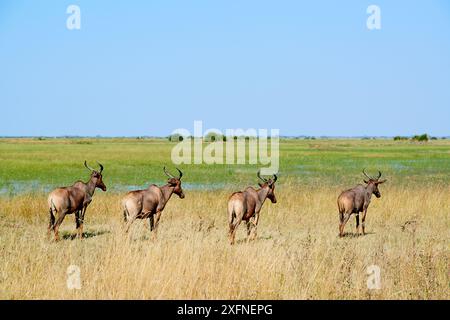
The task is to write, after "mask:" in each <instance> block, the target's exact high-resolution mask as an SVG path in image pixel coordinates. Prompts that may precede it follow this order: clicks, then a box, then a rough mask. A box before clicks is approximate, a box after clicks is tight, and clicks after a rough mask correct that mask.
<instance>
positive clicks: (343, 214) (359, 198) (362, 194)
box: [337, 170, 386, 237]
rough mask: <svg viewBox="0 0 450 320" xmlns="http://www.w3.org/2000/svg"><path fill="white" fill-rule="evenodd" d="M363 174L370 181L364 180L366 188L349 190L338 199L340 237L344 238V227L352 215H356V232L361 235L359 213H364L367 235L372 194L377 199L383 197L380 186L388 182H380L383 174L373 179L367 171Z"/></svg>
mask: <svg viewBox="0 0 450 320" xmlns="http://www.w3.org/2000/svg"><path fill="white" fill-rule="evenodd" d="M363 174H364V175H365V176H366V177H367V179H368V180H364V183H366V186H363V185H361V184H360V185H357V186H356V187H354V188H353V189H349V190H347V191H344V192H342V193H341V195H340V196H339V197H338V200H337V203H338V208H339V219H340V224H339V236H340V237H342V236H343V235H344V227H345V224H346V223H347V221H348V219H349V218H350V215H351V214H352V213H355V214H356V232H357V233H359V213H360V212H362V213H363V215H362V223H361V226H362V234H363V235H364V234H365V225H364V223H365V221H366V214H367V208H368V207H369V204H370V200H371V198H372V194H374V195H375V196H376V197H377V198H380V197H381V193H380V190H378V185H380V184H382V183H385V182H386V180H379V179H380V178H381V172H380V171H378V177H377V178H372V177H369V176H368V175H367V174H366V172H365V170H363Z"/></svg>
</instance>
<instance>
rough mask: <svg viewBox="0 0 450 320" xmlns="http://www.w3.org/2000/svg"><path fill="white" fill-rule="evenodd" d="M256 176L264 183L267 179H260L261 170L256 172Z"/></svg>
mask: <svg viewBox="0 0 450 320" xmlns="http://www.w3.org/2000/svg"><path fill="white" fill-rule="evenodd" d="M256 176H257V177H258V178H259V179H261V180H262V181H264V182H267V179H264V178H263V177H261V170H258V172H257V173H256Z"/></svg>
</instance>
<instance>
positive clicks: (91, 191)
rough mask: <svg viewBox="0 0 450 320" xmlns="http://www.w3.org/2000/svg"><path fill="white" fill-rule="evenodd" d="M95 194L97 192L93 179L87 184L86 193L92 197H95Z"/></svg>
mask: <svg viewBox="0 0 450 320" xmlns="http://www.w3.org/2000/svg"><path fill="white" fill-rule="evenodd" d="M94 192H95V183H94V181H92V179H90V180H89V182H88V183H86V193H87V194H89V195H90V196H91V197H92V196H93V195H94Z"/></svg>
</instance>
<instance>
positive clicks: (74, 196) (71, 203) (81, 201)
mask: <svg viewBox="0 0 450 320" xmlns="http://www.w3.org/2000/svg"><path fill="white" fill-rule="evenodd" d="M97 163H98V162H97ZM98 165H99V166H100V171H97V170H95V169H92V168H91V167H89V166H88V164H87V163H86V161H84V166H85V167H86V168H87V169H88V170H89V171H91V178H90V179H89V181H88V182H87V183H84V182H83V181H77V182H75V183H74V184H73V185H72V186H71V187H63V188H57V189H55V190H53V191H52V192H51V193H50V195H49V196H48V200H47V202H48V207H49V213H50V222H49V224H48V230H47V234H48V236H50V232H51V231H52V230H53V231H54V233H55V240H56V241H58V240H59V234H58V229H59V226H60V225H61V223H62V222H63V220H64V217H65V216H66V214H71V213H74V212H75V223H76V228H77V233H78V237H79V238H82V237H83V221H84V215H85V213H86V209H87V207H88V205H89V204H90V203H91V201H92V196H93V195H94V191H95V188H100V189H102V190H103V191H106V186H105V184H104V183H103V176H102V172H103V166H102V165H101V164H100V163H98Z"/></svg>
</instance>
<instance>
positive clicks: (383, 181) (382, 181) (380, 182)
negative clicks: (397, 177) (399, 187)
mask: <svg viewBox="0 0 450 320" xmlns="http://www.w3.org/2000/svg"><path fill="white" fill-rule="evenodd" d="M386 181H387V180H386V179H384V180H381V181H378V182H377V184H382V183H385V182H386Z"/></svg>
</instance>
